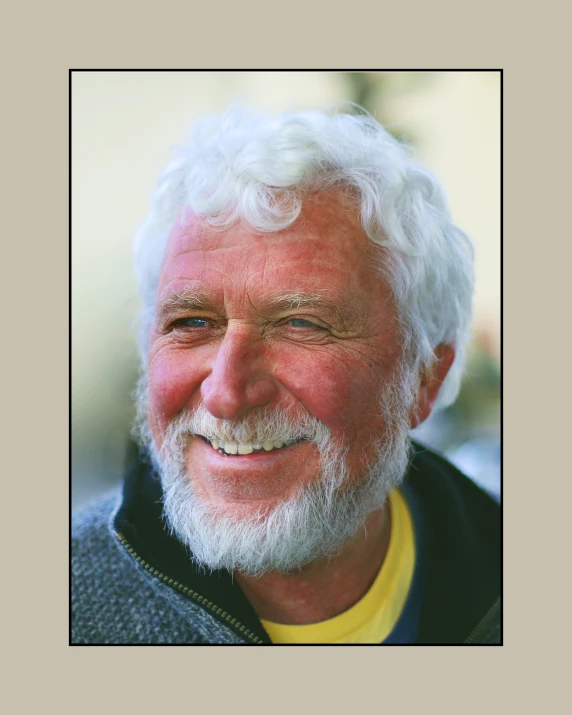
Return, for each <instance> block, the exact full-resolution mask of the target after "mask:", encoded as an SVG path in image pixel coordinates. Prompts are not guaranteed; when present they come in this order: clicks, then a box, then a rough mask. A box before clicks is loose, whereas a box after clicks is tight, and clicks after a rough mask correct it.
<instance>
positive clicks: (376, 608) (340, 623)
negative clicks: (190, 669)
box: [262, 489, 415, 643]
mask: <svg viewBox="0 0 572 715" xmlns="http://www.w3.org/2000/svg"><path fill="white" fill-rule="evenodd" d="M389 508H390V510H391V533H390V537H389V546H388V548H387V554H386V555H385V559H384V561H383V564H382V566H381V569H380V571H379V574H378V575H377V577H376V579H375V581H374V582H373V584H372V586H371V588H370V589H369V591H368V592H367V593H366V594H365V596H363V598H361V599H360V600H359V601H358V602H357V603H356V604H355V605H354V606H352V607H351V608H350V609H349V610H347V611H344V613H340V615H339V616H335V617H334V618H329V619H328V620H327V621H321V622H320V623H311V624H309V625H304V626H285V625H283V624H281V623H272V622H270V621H264V620H263V621H262V625H263V626H264V628H265V629H266V631H267V633H268V635H269V636H270V639H271V640H272V642H273V643H382V642H383V641H384V640H385V639H386V638H387V636H388V635H389V634H390V633H391V631H392V630H393V628H394V627H395V624H396V623H397V619H398V618H399V616H400V615H401V611H402V610H403V606H404V605H405V601H406V600H407V594H408V593H409V589H410V587H411V581H412V579H413V570H414V568H415V538H414V535H413V522H412V519H411V513H410V511H409V507H408V506H407V502H406V501H405V498H404V496H403V494H402V493H401V492H400V491H399V490H397V489H394V490H393V492H392V493H391V494H390V495H389Z"/></svg>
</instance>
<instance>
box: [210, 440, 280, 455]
mask: <svg viewBox="0 0 572 715" xmlns="http://www.w3.org/2000/svg"><path fill="white" fill-rule="evenodd" d="M210 443H211V445H212V447H213V449H216V450H217V451H218V452H220V453H221V454H224V453H226V454H252V452H254V451H255V450H261V449H264V450H265V451H266V452H271V451H272V450H273V449H280V448H281V447H284V446H287V445H288V444H291V443H290V442H288V443H287V442H283V441H282V440H280V439H276V440H266V441H264V442H244V443H241V442H225V441H223V440H220V439H211V440H210Z"/></svg>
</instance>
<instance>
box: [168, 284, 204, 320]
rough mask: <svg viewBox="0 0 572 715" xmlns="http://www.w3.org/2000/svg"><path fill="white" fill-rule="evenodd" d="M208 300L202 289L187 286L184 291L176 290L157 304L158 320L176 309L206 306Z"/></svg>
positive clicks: (183, 309)
mask: <svg viewBox="0 0 572 715" xmlns="http://www.w3.org/2000/svg"><path fill="white" fill-rule="evenodd" d="M208 302H209V301H208V297H207V295H206V293H203V292H202V291H200V290H192V289H187V288H186V289H184V290H182V291H174V292H173V293H170V294H169V295H168V296H167V297H166V298H164V299H163V300H162V301H161V303H160V304H159V305H158V306H157V318H158V320H164V319H165V317H167V316H168V315H170V314H171V313H172V312H174V311H185V310H195V309H196V308H204V307H205V306H206V305H208Z"/></svg>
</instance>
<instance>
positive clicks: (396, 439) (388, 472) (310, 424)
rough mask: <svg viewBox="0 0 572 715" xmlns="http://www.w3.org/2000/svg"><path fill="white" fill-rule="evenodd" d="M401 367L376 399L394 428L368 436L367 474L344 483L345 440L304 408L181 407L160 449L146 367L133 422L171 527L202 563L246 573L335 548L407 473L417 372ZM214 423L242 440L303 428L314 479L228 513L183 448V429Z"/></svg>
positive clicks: (210, 429) (305, 560)
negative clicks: (314, 455) (220, 416)
mask: <svg viewBox="0 0 572 715" xmlns="http://www.w3.org/2000/svg"><path fill="white" fill-rule="evenodd" d="M403 374H405V375H406V377H405V378H404V379H399V380H396V381H395V382H394V383H393V384H392V385H389V386H387V385H386V386H385V387H384V391H383V395H382V397H381V399H380V406H381V410H382V414H383V416H384V419H385V424H386V432H387V434H389V435H391V437H390V438H389V439H388V438H384V439H383V440H379V441H378V443H377V444H375V445H374V447H373V449H372V453H373V458H372V459H371V460H370V463H369V464H368V465H367V468H366V469H365V472H364V476H363V477H362V478H361V479H360V480H359V481H357V483H355V484H351V485H350V486H348V481H349V480H348V477H349V476H350V475H348V469H347V448H346V447H344V446H340V445H336V444H334V441H333V439H332V438H331V437H330V434H329V430H328V429H327V427H325V425H323V424H322V423H321V422H319V421H318V420H317V419H316V418H314V417H312V416H311V415H309V414H307V413H305V414H303V415H302V416H299V415H298V419H292V418H291V417H290V416H289V415H287V414H285V413H283V412H282V413H279V412H276V410H273V411H270V410H267V409H260V410H256V411H254V412H252V413H251V414H250V415H249V416H248V417H246V418H245V419H243V420H237V421H232V422H231V421H222V420H216V419H215V418H213V417H212V416H211V415H210V414H209V413H208V412H207V411H206V409H205V408H203V407H200V408H199V409H198V410H195V411H194V412H192V413H189V412H184V413H182V414H181V415H179V417H178V418H177V419H176V420H175V421H174V422H173V423H172V424H171V426H170V428H169V430H168V433H167V436H166V438H165V440H164V443H163V447H162V449H161V452H160V453H159V450H158V449H157V447H156V446H155V443H154V442H153V440H152V438H151V435H150V430H149V427H148V423H147V382H146V378H145V377H143V378H142V379H141V380H140V384H139V387H138V399H137V401H138V415H139V419H138V425H136V428H135V429H136V433H137V434H138V436H139V437H140V439H142V441H143V442H144V443H146V445H147V446H148V448H149V449H150V452H151V455H152V458H153V461H154V464H155V467H156V468H157V470H158V472H159V474H160V476H161V482H162V485H163V492H164V515H165V518H166V521H167V523H168V525H169V528H170V530H171V532H172V533H173V534H174V535H175V536H176V537H177V538H178V539H179V540H180V541H181V542H182V543H183V544H185V545H186V546H187V547H188V548H189V550H190V552H191V554H192V557H193V559H194V560H195V561H196V562H198V563H199V564H200V565H203V566H205V567H207V568H210V569H218V568H223V569H228V570H229V571H235V570H236V571H239V572H242V573H244V574H248V575H251V576H259V575H261V574H263V573H266V572H268V571H278V572H282V573H285V572H290V571H293V570H295V569H299V568H300V567H302V566H304V565H306V564H309V563H311V562H313V561H316V560H318V559H321V558H325V557H331V556H334V555H335V554H336V553H338V552H339V551H340V550H341V549H342V547H343V546H344V544H345V543H346V542H347V541H348V540H349V539H351V537H352V536H354V534H355V533H356V532H357V531H358V529H359V528H360V526H362V525H363V524H364V523H365V520H366V518H367V516H368V515H369V514H370V513H371V512H372V511H374V510H376V509H380V508H381V507H382V506H383V504H384V503H385V501H386V499H387V497H388V495H389V493H390V492H391V490H392V489H393V488H394V487H396V486H397V485H398V484H399V483H400V482H401V481H402V479H403V476H404V475H405V472H406V469H407V464H408V459H409V450H410V443H409V438H408V430H409V420H408V416H409V406H410V404H411V399H412V394H413V381H412V380H411V379H410V376H409V375H408V373H407V371H403ZM215 431H216V432H215ZM213 433H215V434H222V436H226V437H227V439H229V440H230V439H232V438H236V437H237V436H238V437H239V438H238V439H237V441H244V442H249V441H264V439H277V438H286V439H285V441H288V439H290V440H293V439H299V438H300V437H303V438H305V439H308V440H309V441H311V442H313V443H314V444H315V445H316V447H317V449H318V451H319V453H320V471H319V474H318V475H317V476H316V479H315V480H314V481H313V482H312V483H311V484H307V485H305V486H304V487H302V488H301V489H300V490H299V491H298V493H296V494H295V495H294V496H292V497H290V498H289V499H287V500H285V501H283V502H281V503H280V504H278V505H277V506H275V507H274V508H273V509H271V510H270V511H265V512H264V513H262V512H253V513H252V514H249V515H248V516H236V515H233V514H229V513H228V512H226V511H225V510H224V509H223V508H221V507H219V506H215V505H213V504H212V503H210V502H209V501H208V499H205V498H204V497H202V496H199V494H197V493H196V491H195V489H194V486H193V483H192V478H190V477H189V474H188V472H187V465H186V461H185V448H186V445H187V442H188V438H189V436H190V435H191V434H203V435H207V434H212V436H215V434H213ZM240 436H242V440H241V439H240ZM230 459H231V458H230Z"/></svg>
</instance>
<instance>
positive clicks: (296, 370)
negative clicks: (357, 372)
mask: <svg viewBox="0 0 572 715" xmlns="http://www.w3.org/2000/svg"><path fill="white" fill-rule="evenodd" d="M284 375H285V379H284V381H285V382H286V384H287V385H288V386H289V391H290V392H291V393H292V394H293V396H294V398H295V399H296V400H298V401H299V402H301V403H302V405H303V406H304V407H305V408H306V410H308V412H310V414H312V415H313V416H314V417H316V418H317V419H319V420H320V421H321V422H323V423H324V424H325V425H327V426H328V427H329V428H330V429H333V430H334V431H337V430H339V429H341V428H343V427H344V426H346V425H347V413H348V410H350V411H351V404H352V401H353V399H355V395H352V384H353V379H352V375H351V370H350V369H349V368H348V369H340V366H339V365H331V364H329V362H328V361H319V360H316V359H314V360H311V361H308V360H303V361H290V362H289V364H288V365H287V367H286V368H285V371H284Z"/></svg>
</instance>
